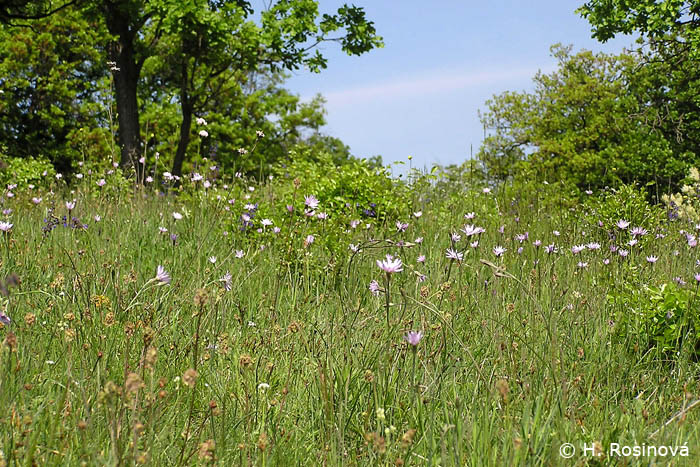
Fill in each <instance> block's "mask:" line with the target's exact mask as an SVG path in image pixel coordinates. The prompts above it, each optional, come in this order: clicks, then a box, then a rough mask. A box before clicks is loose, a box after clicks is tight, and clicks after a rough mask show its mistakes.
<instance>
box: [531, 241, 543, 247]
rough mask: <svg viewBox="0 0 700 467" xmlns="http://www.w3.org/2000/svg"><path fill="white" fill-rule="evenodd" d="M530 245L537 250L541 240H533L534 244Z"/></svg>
mask: <svg viewBox="0 0 700 467" xmlns="http://www.w3.org/2000/svg"><path fill="white" fill-rule="evenodd" d="M532 244H533V245H534V246H535V248H539V247H540V246H541V245H542V241H541V240H535V241H534V242H532Z"/></svg>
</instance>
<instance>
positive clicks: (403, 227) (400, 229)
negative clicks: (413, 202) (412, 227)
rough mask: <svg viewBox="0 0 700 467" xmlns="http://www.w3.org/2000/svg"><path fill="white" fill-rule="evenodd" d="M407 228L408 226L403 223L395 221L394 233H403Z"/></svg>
mask: <svg viewBox="0 0 700 467" xmlns="http://www.w3.org/2000/svg"><path fill="white" fill-rule="evenodd" d="M407 228H408V224H406V223H403V222H401V221H396V231H397V232H405V231H406V229H407Z"/></svg>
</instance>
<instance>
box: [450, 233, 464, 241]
mask: <svg viewBox="0 0 700 467" xmlns="http://www.w3.org/2000/svg"><path fill="white" fill-rule="evenodd" d="M450 238H451V239H452V242H453V243H457V242H458V241H460V240H461V239H462V236H461V235H459V234H458V233H457V232H452V234H451V235H450Z"/></svg>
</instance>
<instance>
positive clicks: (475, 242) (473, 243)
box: [469, 240, 479, 248]
mask: <svg viewBox="0 0 700 467" xmlns="http://www.w3.org/2000/svg"><path fill="white" fill-rule="evenodd" d="M469 246H470V247H472V248H476V247H478V246H479V240H474V241H473V242H471V243H470V244H469Z"/></svg>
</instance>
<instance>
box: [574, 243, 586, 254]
mask: <svg viewBox="0 0 700 467" xmlns="http://www.w3.org/2000/svg"><path fill="white" fill-rule="evenodd" d="M585 249H586V245H574V246H572V247H571V252H572V253H573V254H575V255H576V254H579V253H581V252H582V251H583V250H585Z"/></svg>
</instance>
